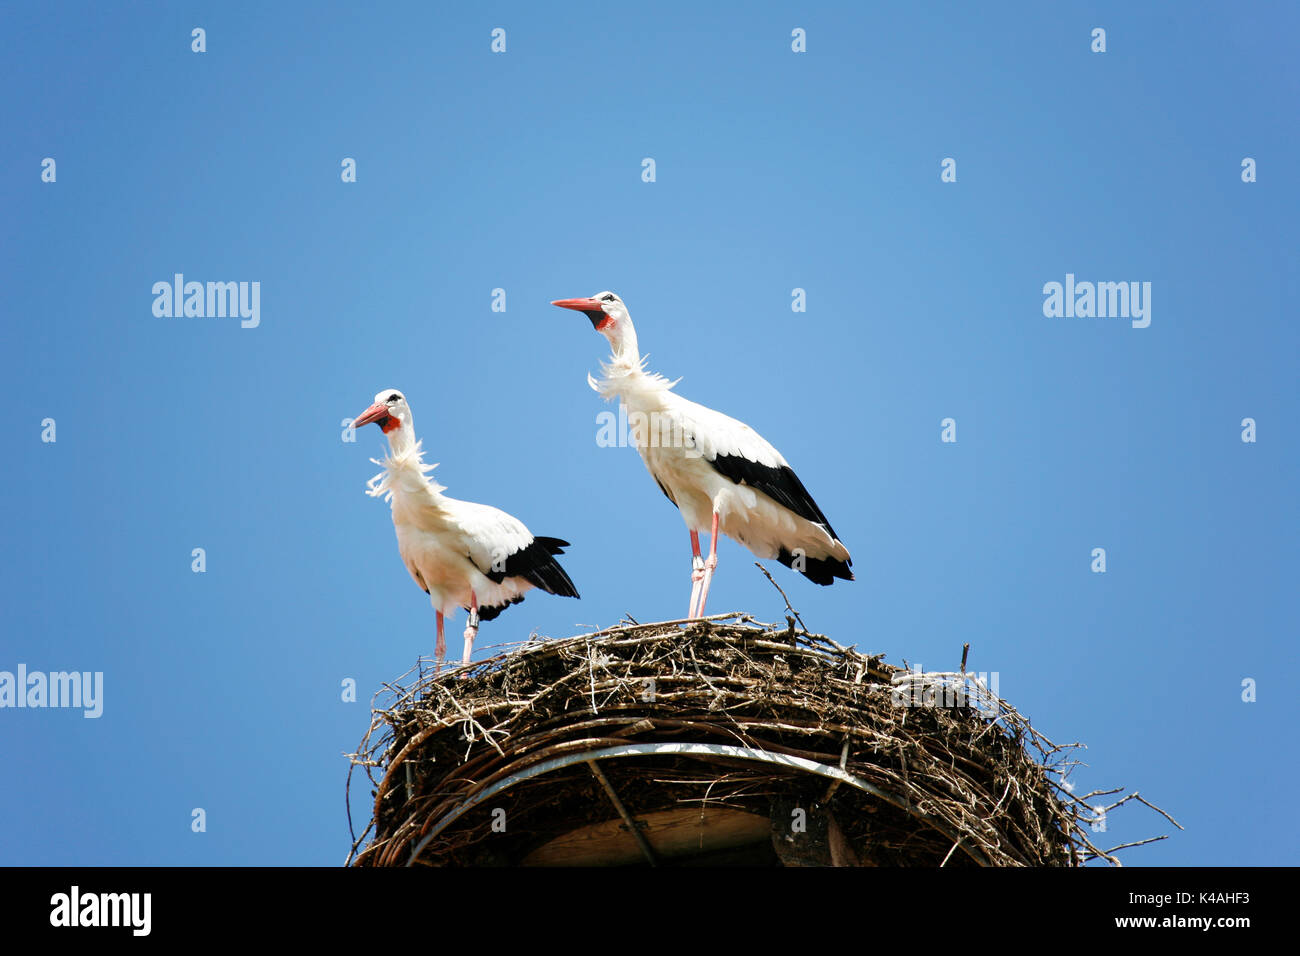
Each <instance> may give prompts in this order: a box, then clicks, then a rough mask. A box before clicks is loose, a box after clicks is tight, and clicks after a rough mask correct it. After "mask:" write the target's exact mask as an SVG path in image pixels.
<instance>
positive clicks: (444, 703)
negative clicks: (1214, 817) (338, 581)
mask: <svg viewBox="0 0 1300 956" xmlns="http://www.w3.org/2000/svg"><path fill="white" fill-rule="evenodd" d="M945 691H946V692H947V693H945ZM954 691H956V693H954ZM1062 749H1063V748H1058V747H1056V746H1055V745H1053V744H1051V742H1050V741H1047V740H1046V739H1045V738H1043V737H1042V736H1041V735H1040V734H1038V733H1037V732H1036V731H1034V730H1033V728H1032V727H1031V726H1030V725H1029V723H1028V721H1026V720H1025V719H1024V718H1022V717H1021V716H1020V715H1019V714H1017V713H1016V712H1015V711H1014V710H1013V709H1011V708H1010V707H1009V706H1008V705H1007V704H1006V703H1005V702H1003V701H1001V700H999V699H998V698H997V697H996V695H992V694H991V693H990V692H989V690H988V688H987V687H986V686H984V685H983V684H981V683H980V682H979V681H978V680H976V679H975V678H974V677H973V676H971V675H966V674H946V675H945V674H927V675H918V674H915V673H913V672H910V671H906V670H902V669H900V668H896V667H893V666H890V665H887V664H885V663H884V662H883V661H882V660H881V659H880V658H879V657H865V656H863V655H861V654H859V653H857V652H856V651H854V650H851V649H848V648H845V647H841V646H840V645H838V644H836V643H834V642H833V641H831V640H829V639H828V638H825V637H823V636H820V635H816V634H810V633H807V632H806V631H804V630H802V629H801V628H796V627H795V625H794V623H793V622H790V623H789V624H788V626H786V627H779V626H772V625H764V624H759V623H757V622H754V621H753V620H752V619H751V618H750V617H748V616H747V615H735V614H733V615H718V616H715V617H713V618H709V619H706V620H704V621H692V622H667V623H661V624H628V625H622V626H619V627H616V628H612V629H609V630H606V631H601V632H597V633H595V634H590V635H580V636H577V637H572V638H567V639H564V640H548V641H539V642H535V643H530V644H528V645H525V646H524V647H523V648H521V649H520V650H517V651H514V652H512V653H510V654H506V655H503V656H500V657H496V658H493V659H491V660H487V661H483V662H481V663H477V664H475V665H472V666H471V667H469V668H466V669H461V670H456V671H452V672H450V673H444V674H443V675H442V676H440V677H436V678H435V677H432V676H425V677H422V678H417V679H416V680H415V681H414V682H412V683H411V684H410V686H407V687H401V686H394V687H392V688H390V693H389V694H388V695H387V699H386V700H385V701H384V704H383V706H382V707H380V706H377V707H376V709H375V711H374V720H373V722H372V724H371V727H370V730H369V732H368V733H367V735H366V738H365V740H363V742H362V745H361V747H360V748H359V750H358V753H357V754H355V755H354V756H353V763H354V769H355V767H356V766H361V767H364V768H365V770H366V772H367V774H369V776H370V779H371V782H372V784H373V789H372V790H371V796H372V797H373V799H374V811H373V817H372V819H371V821H370V824H369V826H368V827H367V828H366V830H365V832H364V833H362V835H361V837H360V838H359V839H357V840H356V841H355V842H354V845H353V852H352V854H351V856H350V857H349V860H350V862H352V863H353V864H355V865H361V866H401V865H409V864H421V865H441V866H473V865H537V866H545V865H632V864H642V865H645V864H658V865H700V864H704V865H712V864H728V863H730V864H743V865H763V864H771V865H782V864H784V865H866V866H893V865H922V866H938V865H946V866H977V865H985V866H987V865H1003V866H1005V865H1036V866H1043V865H1052V866H1070V865H1076V864H1078V863H1080V862H1083V861H1084V860H1085V859H1087V858H1089V857H1091V856H1095V855H1100V851H1098V850H1096V848H1095V847H1093V846H1092V844H1091V843H1089V842H1088V840H1087V836H1086V834H1085V829H1084V827H1083V826H1082V825H1081V823H1080V813H1079V809H1080V805H1079V804H1078V801H1074V800H1073V798H1071V797H1070V795H1069V794H1068V792H1067V791H1066V790H1064V789H1063V788H1061V786H1060V784H1059V782H1058V780H1057V779H1056V776H1055V771H1054V770H1053V768H1052V767H1051V766H1049V764H1051V762H1052V759H1053V758H1054V757H1055V755H1056V754H1057V753H1058V752H1059V751H1060V750H1062ZM349 787H351V775H349ZM1108 859H1110V858H1109V857H1108Z"/></svg>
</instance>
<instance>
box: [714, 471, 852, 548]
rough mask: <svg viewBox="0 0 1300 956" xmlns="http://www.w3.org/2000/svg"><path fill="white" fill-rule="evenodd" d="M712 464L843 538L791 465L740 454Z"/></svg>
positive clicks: (725, 476) (721, 473) (835, 536)
mask: <svg viewBox="0 0 1300 956" xmlns="http://www.w3.org/2000/svg"><path fill="white" fill-rule="evenodd" d="M709 464H710V465H712V466H713V470H714V471H716V472H717V473H718V474H720V475H722V476H723V477H724V478H728V479H730V480H731V481H734V482H735V483H736V484H738V485H749V487H751V488H753V489H754V490H755V491H761V492H763V494H765V495H767V496H768V497H769V498H771V499H772V500H773V501H775V502H776V503H777V504H779V505H784V506H785V507H787V508H789V509H790V510H791V511H793V512H794V513H795V514H797V515H798V516H799V517H800V518H803V519H805V520H806V521H812V522H815V523H817V524H819V525H821V526H822V527H824V528H825V529H826V531H827V532H828V533H829V534H830V536H831V537H832V538H834V539H835V540H836V541H838V540H840V536H839V535H837V534H836V533H835V529H834V528H832V527H831V523H830V522H829V521H827V520H826V516H825V515H824V514H822V509H821V508H818V507H817V502H815V501H813V498H812V495H810V494H808V489H807V488H805V487H804V486H803V482H802V481H800V480H799V476H798V475H796V474H795V473H794V470H793V469H792V468H791V467H790V466H789V465H780V466H772V465H760V464H759V463H758V462H756V461H750V460H749V459H748V458H745V457H743V456H741V455H718V456H717V457H715V458H714V459H713V460H712V461H710V462H709Z"/></svg>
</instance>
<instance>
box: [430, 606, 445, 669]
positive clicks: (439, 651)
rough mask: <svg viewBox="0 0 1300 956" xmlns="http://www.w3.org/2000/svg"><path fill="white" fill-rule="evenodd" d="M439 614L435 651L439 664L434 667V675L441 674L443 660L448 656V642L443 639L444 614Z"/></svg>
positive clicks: (439, 612)
mask: <svg viewBox="0 0 1300 956" xmlns="http://www.w3.org/2000/svg"><path fill="white" fill-rule="evenodd" d="M437 614H438V643H437V645H435V647H434V649H433V654H434V658H435V659H436V661H437V663H436V664H434V667H433V672H434V674H438V673H441V671H442V661H443V658H445V657H446V656H447V641H446V638H444V637H443V630H442V612H441V611H438V612H437Z"/></svg>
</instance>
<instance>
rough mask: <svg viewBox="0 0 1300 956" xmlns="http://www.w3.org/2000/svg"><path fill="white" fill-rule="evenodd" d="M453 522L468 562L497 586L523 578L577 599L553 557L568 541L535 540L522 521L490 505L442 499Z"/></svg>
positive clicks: (566, 576) (533, 583)
mask: <svg viewBox="0 0 1300 956" xmlns="http://www.w3.org/2000/svg"><path fill="white" fill-rule="evenodd" d="M443 503H444V506H446V505H452V507H451V508H450V509H449V510H450V511H451V515H452V518H453V520H454V521H455V522H456V524H458V525H459V526H460V529H461V531H462V532H463V533H464V535H465V539H466V542H467V544H468V549H469V559H470V560H471V561H473V562H474V564H475V566H476V567H477V568H478V569H479V570H480V571H482V572H483V574H484V576H486V577H487V578H489V579H490V580H492V581H495V582H497V583H498V584H500V583H501V582H502V581H504V580H505V579H506V578H514V577H518V578H523V579H524V580H525V581H528V582H529V583H530V584H532V585H534V586H536V587H539V588H541V589H542V590H543V591H548V592H550V593H551V594H558V595H560V596H561V597H575V598H576V597H577V596H578V589H577V588H576V587H574V585H573V581H571V580H570V579H569V576H568V574H566V573H565V571H564V568H562V567H560V564H559V562H557V561H556V560H555V558H554V555H557V554H563V553H564V549H565V548H566V547H568V545H569V542H567V541H561V540H560V539H559V538H546V537H540V538H535V537H533V535H532V532H530V531H529V530H528V529H527V528H526V527H525V526H524V523H523V522H522V521H520V520H519V519H518V518H516V517H514V515H509V514H506V513H505V512H504V511H502V510H501V509H499V508H493V507H492V506H491V505H481V504H477V503H475V502H472V501H457V500H455V499H453V498H444V499H443Z"/></svg>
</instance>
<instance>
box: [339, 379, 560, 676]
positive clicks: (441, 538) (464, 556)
mask: <svg viewBox="0 0 1300 956" xmlns="http://www.w3.org/2000/svg"><path fill="white" fill-rule="evenodd" d="M371 422H374V423H375V424H376V425H378V426H379V427H380V429H382V430H383V433H384V435H385V436H387V438H388V457H386V458H385V459H384V460H383V461H378V460H376V459H371V460H372V461H374V462H375V464H377V465H382V466H383V468H384V470H383V471H382V472H380V473H379V474H378V475H375V477H373V478H371V479H370V481H369V482H367V488H368V489H369V491H368V493H369V494H370V495H371V496H372V497H379V496H381V495H382V496H385V497H386V498H387V499H388V500H389V501H390V502H391V503H392V507H393V525H394V527H395V528H396V529H397V550H398V551H399V552H400V553H401V555H402V563H403V564H405V565H406V570H407V571H408V572H410V575H411V577H412V578H414V579H415V583H416V584H418V585H419V586H420V587H421V588H423V589H424V591H425V593H426V594H428V595H429V600H430V603H432V605H433V609H434V611H435V612H436V614H437V624H438V642H437V647H436V658H437V669H438V670H439V671H441V669H442V662H443V658H444V657H445V656H446V652H447V644H446V640H445V639H444V637H443V617H444V616H445V615H447V614H453V613H455V610H456V608H457V607H461V608H464V609H465V610H466V611H468V612H469V621H468V624H467V626H466V628H465V653H464V656H463V657H462V663H464V664H468V663H469V661H470V654H471V653H472V651H473V649H474V637H475V636H476V635H477V633H478V626H479V622H480V621H490V620H492V619H493V618H494V617H496V616H497V615H498V614H500V613H501V612H502V611H504V610H505V609H506V608H507V607H509V606H510V605H511V604H518V603H519V602H520V601H522V600H523V599H524V594H525V592H527V591H529V590H531V589H533V588H541V589H542V590H543V591H547V592H548V593H550V594H558V595H560V596H561V597H575V598H576V597H577V596H578V591H577V588H575V587H574V586H573V582H572V581H571V580H569V576H568V575H567V574H566V573H565V572H564V568H562V567H560V564H559V562H558V561H556V560H555V555H557V554H563V553H564V549H565V548H566V547H568V546H569V542H567V541H561V540H560V539H559V538H544V537H534V536H533V534H532V533H531V532H530V531H529V530H528V529H527V528H526V527H524V523H523V522H522V521H520V520H519V519H518V518H515V517H512V516H511V515H508V514H506V513H505V512H504V511H501V510H499V509H497V508H493V507H491V506H489V505H480V504H475V503H474V502H472V501H458V500H456V499H455V498H448V497H447V496H445V495H444V494H442V492H443V491H444V490H445V489H444V488H443V486H442V485H439V484H438V483H437V482H435V481H433V480H431V479H430V478H429V477H428V475H427V474H426V473H427V472H430V471H432V470H433V469H434V468H436V467H437V466H436V465H426V464H425V463H424V461H423V454H424V453H423V451H422V450H421V447H420V442H418V441H416V440H415V429H414V425H413V424H412V420H411V407H410V405H408V404H407V401H406V397H405V396H404V395H403V394H402V393H401V392H399V391H397V390H396V389H392V388H386V389H384V390H383V391H382V392H380V393H379V394H378V395H376V396H375V401H374V404H372V405H371V406H370V407H369V408H367V409H366V410H365V411H364V412H362V413H361V414H360V415H358V416H357V417H356V419H355V420H354V421H353V423H352V424H353V427H354V428H360V427H361V426H363V425H368V424H370V423H371Z"/></svg>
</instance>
